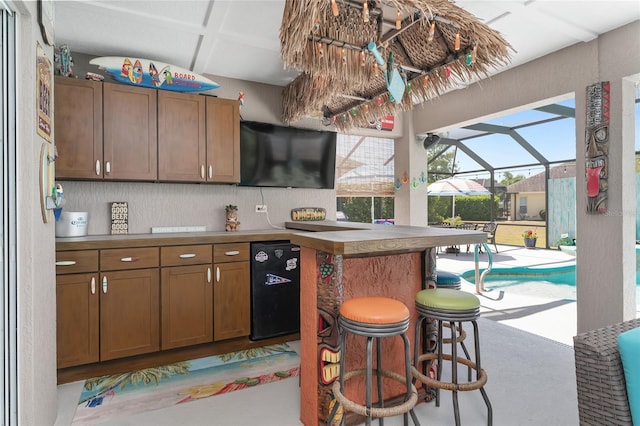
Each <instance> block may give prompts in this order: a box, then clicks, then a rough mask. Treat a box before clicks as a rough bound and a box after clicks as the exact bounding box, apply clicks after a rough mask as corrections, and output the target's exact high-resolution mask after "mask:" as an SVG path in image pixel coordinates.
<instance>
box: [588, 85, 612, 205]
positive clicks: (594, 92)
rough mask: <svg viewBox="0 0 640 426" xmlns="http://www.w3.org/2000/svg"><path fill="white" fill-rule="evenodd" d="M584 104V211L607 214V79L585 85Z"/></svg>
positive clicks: (608, 101)
mask: <svg viewBox="0 0 640 426" xmlns="http://www.w3.org/2000/svg"><path fill="white" fill-rule="evenodd" d="M586 106H587V109H586V115H587V116H586V131H585V137H586V140H585V143H586V153H585V157H586V158H585V178H586V180H587V213H594V214H598V213H606V211H607V189H608V180H609V106H610V84H609V82H608V81H602V82H599V83H595V84H592V85H590V86H587V105H586Z"/></svg>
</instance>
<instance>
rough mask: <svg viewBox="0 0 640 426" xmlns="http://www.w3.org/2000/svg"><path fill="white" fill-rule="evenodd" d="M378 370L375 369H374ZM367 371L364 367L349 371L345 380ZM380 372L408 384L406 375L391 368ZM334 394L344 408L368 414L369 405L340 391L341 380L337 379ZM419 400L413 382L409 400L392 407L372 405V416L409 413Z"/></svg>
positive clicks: (345, 375) (334, 384) (364, 414)
mask: <svg viewBox="0 0 640 426" xmlns="http://www.w3.org/2000/svg"><path fill="white" fill-rule="evenodd" d="M373 371H374V372H375V371H376V370H375V369H374V370H373ZM366 373H367V370H366V369H364V368H362V369H358V370H352V371H348V372H346V373H345V374H344V381H345V382H346V381H347V380H349V379H351V378H353V377H354V376H363V375H365V374H366ZM380 374H382V375H383V376H385V377H388V378H390V379H393V380H396V381H398V382H400V383H402V384H404V385H406V384H407V380H406V379H405V377H404V376H402V375H400V374H398V373H395V372H393V371H389V370H380ZM333 396H334V397H335V398H336V400H337V401H338V402H339V403H340V405H342V406H343V408H344V409H346V410H349V411H351V412H354V413H356V414H360V415H361V416H365V417H366V416H367V415H368V412H367V407H366V406H364V405H360V404H356V403H355V402H353V401H351V400H350V399H347V397H345V396H344V395H343V394H342V392H341V391H340V381H339V380H336V381H335V382H334V383H333ZM417 402H418V390H417V389H416V387H415V385H413V384H411V396H410V397H409V399H408V400H407V401H405V402H404V403H402V404H399V405H394V406H391V407H384V408H380V407H372V408H371V417H375V418H379V417H391V416H397V415H398V414H404V413H408V412H409V411H410V410H411V409H412V408H413V407H415V405H416V404H417Z"/></svg>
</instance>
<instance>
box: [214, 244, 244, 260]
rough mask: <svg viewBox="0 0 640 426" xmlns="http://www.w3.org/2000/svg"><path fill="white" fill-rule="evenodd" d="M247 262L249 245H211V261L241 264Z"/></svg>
mask: <svg viewBox="0 0 640 426" xmlns="http://www.w3.org/2000/svg"><path fill="white" fill-rule="evenodd" d="M246 260H249V243H228V244H214V245H213V261H214V262H215V263H223V262H242V261H246Z"/></svg>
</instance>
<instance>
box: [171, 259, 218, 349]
mask: <svg viewBox="0 0 640 426" xmlns="http://www.w3.org/2000/svg"><path fill="white" fill-rule="evenodd" d="M209 256H210V255H209ZM161 279H162V284H161V289H162V290H161V298H162V303H161V312H162V349H173V348H179V347H183V346H189V345H196V344H200V343H208V342H211V341H213V288H212V282H211V281H212V280H211V264H209V265H192V266H174V267H170V268H162V276H161Z"/></svg>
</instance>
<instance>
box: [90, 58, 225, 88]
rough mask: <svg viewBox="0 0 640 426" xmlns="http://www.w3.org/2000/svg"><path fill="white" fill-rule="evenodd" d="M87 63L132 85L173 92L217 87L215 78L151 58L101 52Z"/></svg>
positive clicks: (121, 81)
mask: <svg viewBox="0 0 640 426" xmlns="http://www.w3.org/2000/svg"><path fill="white" fill-rule="evenodd" d="M89 63H90V64H91V65H96V66H98V67H99V68H100V69H103V70H105V71H107V72H108V73H109V74H110V75H111V76H112V77H113V78H114V79H115V80H116V81H119V82H120V83H125V84H131V85H133V86H140V87H151V88H154V89H162V90H172V91H174V92H201V91H204V90H211V89H217V88H218V87H220V85H219V84H218V83H216V82H215V81H213V80H210V79H208V78H207V77H204V76H202V75H200V74H196V73H194V72H192V71H189V70H187V69H185V68H181V67H178V66H176V65H169V64H165V63H164V62H158V61H152V60H150V59H141V58H138V59H130V58H127V57H121V56H102V57H99V58H94V59H92V60H91V61H89Z"/></svg>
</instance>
